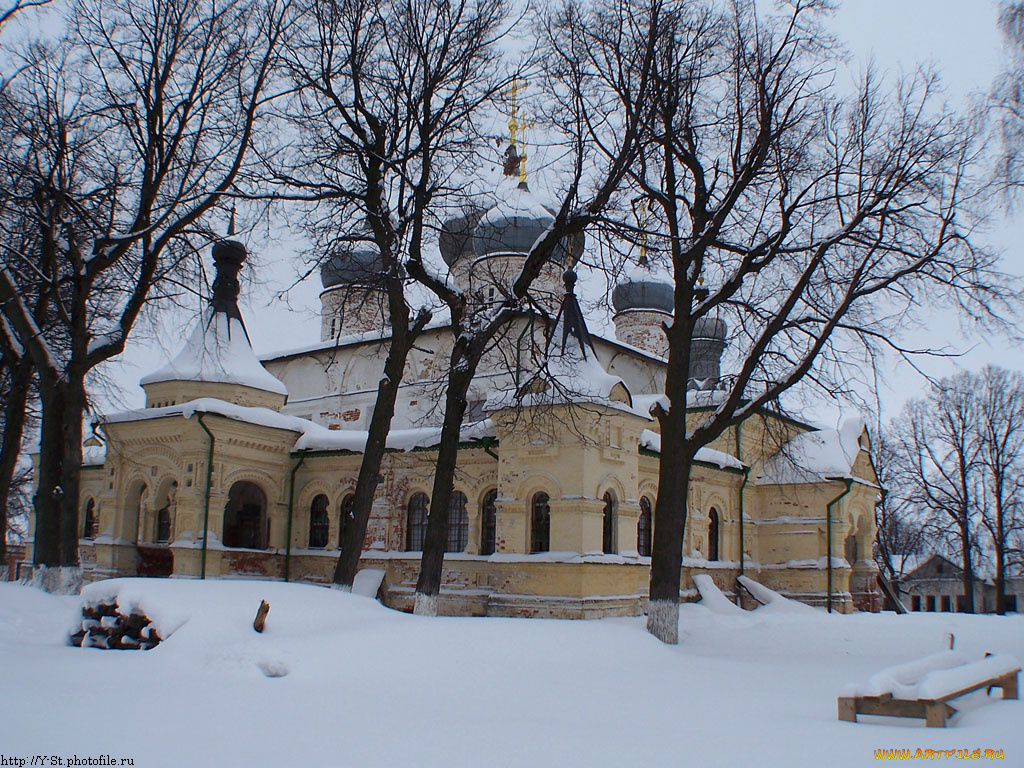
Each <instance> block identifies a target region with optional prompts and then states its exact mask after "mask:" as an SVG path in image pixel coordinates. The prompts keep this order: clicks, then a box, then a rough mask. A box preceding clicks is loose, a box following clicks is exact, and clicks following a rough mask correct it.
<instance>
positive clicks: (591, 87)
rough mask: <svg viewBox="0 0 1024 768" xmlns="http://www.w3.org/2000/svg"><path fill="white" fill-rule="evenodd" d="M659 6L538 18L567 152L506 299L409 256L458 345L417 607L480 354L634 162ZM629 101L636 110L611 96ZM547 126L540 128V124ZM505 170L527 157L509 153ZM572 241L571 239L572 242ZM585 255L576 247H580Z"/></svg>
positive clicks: (553, 130)
mask: <svg viewBox="0 0 1024 768" xmlns="http://www.w3.org/2000/svg"><path fill="white" fill-rule="evenodd" d="M660 12H661V11H660V4H658V3H654V4H651V5H648V6H644V7H630V6H629V5H628V4H624V3H620V2H597V3H594V4H592V5H589V6H583V5H581V4H578V3H574V2H567V3H565V4H563V5H562V6H561V7H558V8H556V9H555V10H554V11H552V12H550V13H548V14H546V15H544V16H542V17H541V18H540V19H539V20H538V32H539V37H540V40H541V50H540V53H539V56H538V60H539V62H540V64H539V70H540V77H541V82H542V83H543V85H542V89H543V99H544V100H545V101H546V103H547V109H546V110H545V117H546V121H545V122H546V125H545V126H544V129H545V130H546V131H547V132H548V133H547V138H546V140H547V141H549V142H551V143H552V144H557V145H558V146H561V147H562V148H563V150H564V163H563V167H564V168H565V169H566V174H565V177H564V180H563V184H564V187H563V192H562V194H561V199H560V203H559V204H558V205H556V206H555V207H556V208H557V210H556V211H555V212H554V216H553V220H552V222H551V223H550V225H549V226H548V228H547V230H546V231H545V232H544V233H543V234H542V235H541V236H540V237H539V238H538V239H537V241H536V242H535V243H534V244H533V245H532V247H531V248H530V251H529V253H527V254H526V256H525V259H524V260H523V261H522V264H521V266H520V267H519V269H518V271H515V273H514V274H509V275H503V278H504V279H503V280H502V281H501V285H500V286H499V288H498V290H500V291H501V296H500V300H496V301H493V302H483V301H481V298H480V297H478V296H475V295H473V294H472V293H471V291H469V290H467V289H466V287H465V286H460V285H459V284H458V283H453V282H451V281H447V280H444V279H442V278H440V277H438V276H437V275H436V274H434V273H433V272H431V271H430V270H429V269H427V268H426V267H425V266H424V264H423V262H422V261H421V260H419V259H416V258H411V259H410V260H409V262H408V265H407V266H408V271H409V274H410V275H411V276H412V277H414V278H416V279H417V280H418V281H419V282H421V283H422V284H423V285H425V286H426V287H427V288H429V289H430V290H431V291H432V292H433V293H434V294H435V295H437V296H438V297H439V298H440V299H441V300H442V301H443V302H444V304H445V305H446V306H447V307H448V310H449V313H450V316H451V334H452V336H453V338H454V344H453V346H452V350H451V353H450V358H449V361H448V368H447V381H446V388H445V401H444V419H443V422H442V427H441V437H440V443H439V446H438V455H437V460H436V465H435V471H434V482H433V487H432V490H431V496H430V509H429V513H428V516H427V530H426V535H425V539H424V543H423V557H422V559H421V563H420V574H419V579H418V581H417V584H416V600H415V606H414V611H415V612H416V613H418V614H423V615H434V614H436V612H437V597H438V594H439V593H440V588H441V575H442V568H443V565H444V552H445V544H446V541H447V535H448V516H449V506H450V502H451V496H452V491H453V488H454V477H455V469H456V461H457V458H458V447H459V434H460V431H461V428H462V424H463V421H464V419H465V415H466V409H467V405H468V401H467V394H468V392H469V387H470V384H471V382H472V380H473V377H474V376H475V375H476V372H477V369H478V367H479V364H480V362H481V360H482V359H483V358H484V356H485V355H486V354H487V352H488V351H489V350H490V349H491V348H492V347H493V346H494V344H495V342H496V339H497V338H498V337H499V336H500V334H501V333H502V332H503V331H505V330H506V329H507V328H508V326H509V323H510V322H511V321H512V320H513V319H514V318H515V317H517V316H519V314H520V313H521V311H522V308H523V307H525V306H537V302H536V300H535V299H534V298H533V297H532V295H531V288H532V286H533V284H534V281H535V280H536V279H537V278H538V277H539V276H540V274H541V271H542V270H543V269H544V267H545V265H547V264H548V263H550V261H551V259H552V257H553V255H554V254H555V253H556V249H559V248H563V249H566V248H567V249H570V250H571V249H572V248H573V247H574V246H573V245H572V243H573V242H574V241H575V242H579V238H580V236H581V234H582V233H583V232H584V231H585V230H588V229H593V228H595V227H597V226H599V225H601V224H602V222H604V221H605V220H606V218H607V216H606V214H607V211H608V209H609V207H611V206H612V204H613V202H614V200H615V198H616V193H617V192H618V191H619V190H620V188H621V186H622V183H623V181H624V179H625V178H626V176H627V173H628V170H629V167H630V165H631V164H632V163H633V162H634V161H635V159H636V157H637V152H638V149H639V144H638V139H639V137H640V135H641V132H642V126H643V124H644V122H645V120H646V119H647V117H648V115H647V113H646V112H645V111H644V105H645V104H646V100H647V94H648V92H649V89H650V87H651V82H650V72H651V63H652V61H653V57H654V52H655V46H656V41H655V39H654V37H655V34H656V31H657V30H658V29H659V26H658V24H659V15H660ZM627 98H628V99H630V100H631V103H632V104H633V109H632V110H630V111H625V112H616V111H614V110H611V111H610V110H609V109H608V104H609V103H610V102H611V103H617V102H618V101H619V100H626V99H627ZM538 130H540V129H538ZM508 160H509V162H508V163H507V164H506V169H505V172H506V175H515V174H516V171H517V170H518V166H519V158H518V157H517V156H516V155H515V153H514V152H511V151H510V155H509V158H508ZM566 244H568V245H566ZM577 255H578V254H577Z"/></svg>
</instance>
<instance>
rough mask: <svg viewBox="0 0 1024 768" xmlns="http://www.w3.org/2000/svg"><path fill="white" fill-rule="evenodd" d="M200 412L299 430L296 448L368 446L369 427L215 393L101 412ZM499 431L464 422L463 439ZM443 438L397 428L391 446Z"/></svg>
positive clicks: (487, 423) (109, 418) (431, 431)
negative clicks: (339, 424)
mask: <svg viewBox="0 0 1024 768" xmlns="http://www.w3.org/2000/svg"><path fill="white" fill-rule="evenodd" d="M196 413H212V414H216V415H218V416H224V417H226V418H229V419H233V420H234V421H240V422H244V423H246V424H255V425H257V426H262V427H270V428H272V429H283V430H288V431H290V432H295V433H297V434H298V437H297V438H296V441H295V444H294V445H293V447H292V450H293V451H355V452H357V453H361V452H362V451H363V449H364V447H365V446H366V436H367V433H366V431H365V430H359V429H341V430H333V429H327V428H326V427H323V426H321V425H320V424H316V423H314V422H312V421H310V420H309V419H303V418H300V417H298V416H288V415H286V414H283V413H278V412H277V411H272V410H270V409H269V408H258V407H251V406H244V405H236V404H235V403H228V402H225V401H224V400H218V399H216V398H212V397H204V398H199V399H198V400H191V401H189V402H187V403H181V404H180V405H170V406H166V407H164V408H144V409H140V410H134V411H122V412H121V413H112V414H108V415H106V416H101V417H100V421H102V422H104V423H107V424H116V423H121V422H130V421H145V420H147V419H161V418H171V417H175V416H180V417H183V418H186V419H188V418H191V417H192V416H193V415H195V414H196ZM494 435H495V429H494V422H492V421H491V420H490V419H484V420H482V421H477V422H474V423H472V424H466V425H464V426H463V428H462V431H461V433H460V439H461V440H463V441H470V440H480V439H482V438H485V437H493V436H494ZM440 439H441V428H440V427H422V428H417V429H394V430H392V431H391V432H390V434H388V438H387V447H388V448H391V449H394V450H401V451H411V450H415V449H416V448H429V447H431V446H434V445H437V444H438V443H439V442H440Z"/></svg>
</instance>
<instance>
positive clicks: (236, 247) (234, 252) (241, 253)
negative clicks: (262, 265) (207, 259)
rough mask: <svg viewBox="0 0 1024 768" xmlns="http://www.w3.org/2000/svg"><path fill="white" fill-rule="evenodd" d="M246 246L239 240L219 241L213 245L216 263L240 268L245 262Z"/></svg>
mask: <svg viewBox="0 0 1024 768" xmlns="http://www.w3.org/2000/svg"><path fill="white" fill-rule="evenodd" d="M245 257H246V250H245V246H244V245H242V243H240V242H238V241H237V240H218V241H217V242H216V243H214V244H213V261H214V263H227V264H234V265H236V266H240V265H241V264H242V262H244V261H245Z"/></svg>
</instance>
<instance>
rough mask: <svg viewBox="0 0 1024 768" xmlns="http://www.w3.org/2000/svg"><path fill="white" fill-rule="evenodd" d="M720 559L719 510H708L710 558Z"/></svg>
mask: <svg viewBox="0 0 1024 768" xmlns="http://www.w3.org/2000/svg"><path fill="white" fill-rule="evenodd" d="M717 559H718V510H717V509H715V508H714V507H712V508H711V511H710V512H708V560H717Z"/></svg>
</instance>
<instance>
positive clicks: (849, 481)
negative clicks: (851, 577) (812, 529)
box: [825, 477, 853, 613]
mask: <svg viewBox="0 0 1024 768" xmlns="http://www.w3.org/2000/svg"><path fill="white" fill-rule="evenodd" d="M825 479H826V480H842V481H843V482H844V483H846V489H845V490H844V491H843V492H842V493H840V494H839V495H838V496H836V497H835V498H834V499H832V501H830V502H829V503H828V506H827V507H825V528H826V531H827V534H826V535H827V539H828V553H827V555H828V612H829V613H832V507H833V505H835V504H838V503H839V502H840V501H842V499H843V497H844V496H846V494H848V493H849V492H850V488H851V487H852V486H853V478H850V477H827V478H825Z"/></svg>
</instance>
